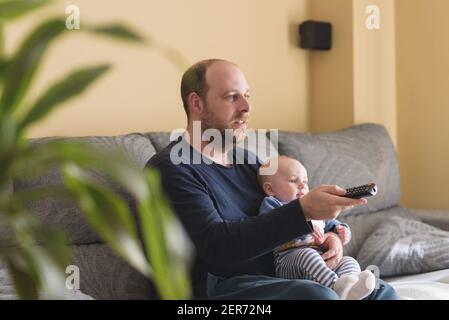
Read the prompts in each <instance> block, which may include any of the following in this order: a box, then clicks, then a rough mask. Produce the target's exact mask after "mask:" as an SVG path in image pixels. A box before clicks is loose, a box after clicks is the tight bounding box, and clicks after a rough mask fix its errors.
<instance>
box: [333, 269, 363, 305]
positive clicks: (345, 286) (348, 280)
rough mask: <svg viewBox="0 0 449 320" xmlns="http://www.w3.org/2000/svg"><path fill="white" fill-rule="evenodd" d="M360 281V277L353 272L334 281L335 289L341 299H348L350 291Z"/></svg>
mask: <svg viewBox="0 0 449 320" xmlns="http://www.w3.org/2000/svg"><path fill="white" fill-rule="evenodd" d="M357 281H359V277H358V276H356V275H353V274H346V275H343V276H341V277H340V278H338V279H337V281H335V283H334V291H335V292H336V293H337V294H338V296H339V297H340V299H342V300H346V299H347V296H348V293H349V291H350V290H351V288H352V287H353V286H354V285H355V283H356V282H357Z"/></svg>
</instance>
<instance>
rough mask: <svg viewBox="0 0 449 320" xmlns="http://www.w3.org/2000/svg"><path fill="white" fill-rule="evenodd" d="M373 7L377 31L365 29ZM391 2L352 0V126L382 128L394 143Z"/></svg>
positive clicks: (395, 122) (393, 59)
mask: <svg viewBox="0 0 449 320" xmlns="http://www.w3.org/2000/svg"><path fill="white" fill-rule="evenodd" d="M371 5H375V6H376V7H377V8H378V12H379V18H380V19H379V21H380V23H379V29H377V28H375V29H369V28H367V25H366V22H367V20H368V21H370V16H371V15H373V14H374V12H373V11H372V10H368V12H367V8H368V7H369V6H371ZM394 12H395V10H394V1H392V0H354V2H353V21H354V25H353V28H354V29H353V37H354V47H353V50H354V54H353V55H354V61H353V68H354V85H353V87H354V123H355V124H359V123H366V122H372V123H379V124H382V125H384V126H385V127H386V128H387V130H388V133H389V134H390V136H391V138H392V140H393V142H395V143H396V136H397V115H396V57H395V20H394Z"/></svg>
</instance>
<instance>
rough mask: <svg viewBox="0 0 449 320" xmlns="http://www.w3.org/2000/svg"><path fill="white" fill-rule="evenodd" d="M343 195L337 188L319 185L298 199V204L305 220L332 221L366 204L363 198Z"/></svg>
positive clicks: (342, 191) (342, 190)
mask: <svg viewBox="0 0 449 320" xmlns="http://www.w3.org/2000/svg"><path fill="white" fill-rule="evenodd" d="M345 194H346V190H345V189H343V188H341V187H339V186H336V185H321V186H318V187H316V188H314V189H312V190H311V191H310V192H309V193H307V194H306V195H305V196H304V197H302V198H300V199H299V203H300V205H301V208H302V211H303V213H304V216H305V218H306V219H307V220H332V219H335V218H336V217H337V216H338V215H339V214H340V212H342V211H346V210H350V209H352V208H353V207H354V206H357V205H364V204H366V203H367V200H366V199H364V198H362V199H351V198H345V197H343V196H344V195H345Z"/></svg>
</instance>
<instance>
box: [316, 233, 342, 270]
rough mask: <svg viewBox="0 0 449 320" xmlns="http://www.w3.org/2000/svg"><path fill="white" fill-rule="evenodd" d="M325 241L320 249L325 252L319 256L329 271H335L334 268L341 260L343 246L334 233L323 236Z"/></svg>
mask: <svg viewBox="0 0 449 320" xmlns="http://www.w3.org/2000/svg"><path fill="white" fill-rule="evenodd" d="M324 236H325V240H324V242H323V244H322V245H321V248H323V249H325V250H326V251H325V252H324V253H323V254H322V255H321V257H322V258H323V260H324V261H325V262H326V265H327V267H328V268H330V269H332V270H333V269H335V267H336V266H337V265H338V264H339V263H340V261H341V259H342V258H343V244H342V243H341V240H340V238H339V237H338V235H336V234H335V233H332V232H329V233H326V234H325V235H324Z"/></svg>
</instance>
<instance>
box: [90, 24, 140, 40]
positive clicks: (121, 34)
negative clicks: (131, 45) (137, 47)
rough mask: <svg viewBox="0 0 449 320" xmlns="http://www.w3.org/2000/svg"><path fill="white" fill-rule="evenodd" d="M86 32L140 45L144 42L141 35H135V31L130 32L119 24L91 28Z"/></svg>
mask: <svg viewBox="0 0 449 320" xmlns="http://www.w3.org/2000/svg"><path fill="white" fill-rule="evenodd" d="M87 30H88V31H90V32H93V33H98V34H103V35H107V36H111V37H114V38H118V39H123V40H127V41H132V42H142V43H143V42H145V39H144V38H143V37H142V36H141V35H139V34H137V33H136V32H135V31H131V30H130V29H129V28H127V27H125V26H123V25H120V24H111V25H105V26H91V27H87Z"/></svg>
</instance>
